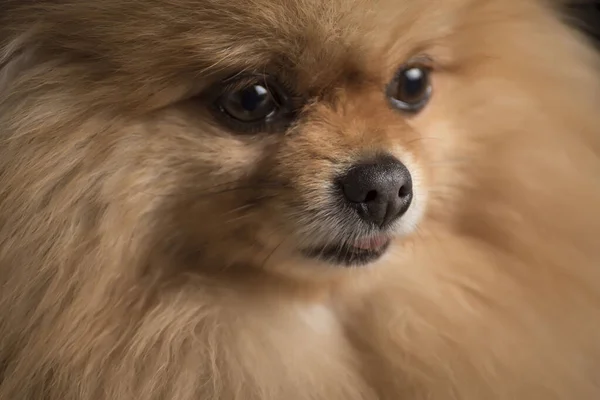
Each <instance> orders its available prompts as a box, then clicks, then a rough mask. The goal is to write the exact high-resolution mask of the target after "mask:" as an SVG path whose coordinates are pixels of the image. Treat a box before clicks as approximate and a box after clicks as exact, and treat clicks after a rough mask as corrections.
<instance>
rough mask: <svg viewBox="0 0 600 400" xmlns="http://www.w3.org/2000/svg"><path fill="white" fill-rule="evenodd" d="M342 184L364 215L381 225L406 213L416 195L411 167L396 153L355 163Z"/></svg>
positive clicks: (342, 179)
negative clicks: (396, 156)
mask: <svg viewBox="0 0 600 400" xmlns="http://www.w3.org/2000/svg"><path fill="white" fill-rule="evenodd" d="M340 184H341V186H342V191H343V193H344V197H345V198H346V199H347V200H348V202H349V203H350V204H351V205H352V206H353V207H354V208H355V209H356V210H357V211H358V213H359V215H360V216H361V218H362V219H363V220H365V221H367V222H370V223H373V224H375V225H377V226H379V227H384V226H386V225H388V224H390V223H391V222H393V221H394V220H396V219H397V218H399V217H400V216H402V215H403V214H404V213H405V212H406V211H407V210H408V208H409V206H410V203H411V201H412V197H413V187H412V179H411V176H410V172H409V171H408V168H406V166H405V165H404V164H402V163H401V162H400V161H398V160H397V159H396V158H395V157H392V156H382V157H379V158H377V159H376V160H374V161H372V162H368V163H362V164H357V165H355V166H353V167H352V168H350V170H349V171H348V172H347V173H346V174H345V175H344V176H343V177H342V178H341V179H340Z"/></svg>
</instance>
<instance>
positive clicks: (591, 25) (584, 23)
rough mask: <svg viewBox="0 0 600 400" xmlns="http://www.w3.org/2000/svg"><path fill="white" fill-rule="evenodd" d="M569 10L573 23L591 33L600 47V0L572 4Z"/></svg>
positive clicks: (588, 33)
mask: <svg viewBox="0 0 600 400" xmlns="http://www.w3.org/2000/svg"><path fill="white" fill-rule="evenodd" d="M568 12H569V14H570V16H572V18H570V19H571V22H572V23H573V25H575V26H576V27H578V28H579V29H581V30H582V31H583V32H585V33H586V34H587V35H589V36H590V37H591V38H592V39H593V40H594V41H595V42H596V45H598V46H599V47H600V0H591V1H589V2H585V3H582V4H577V5H571V6H569V7H568Z"/></svg>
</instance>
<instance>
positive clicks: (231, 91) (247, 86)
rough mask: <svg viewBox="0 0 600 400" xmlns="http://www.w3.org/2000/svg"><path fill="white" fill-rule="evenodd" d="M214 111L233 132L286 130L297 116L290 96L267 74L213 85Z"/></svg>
mask: <svg viewBox="0 0 600 400" xmlns="http://www.w3.org/2000/svg"><path fill="white" fill-rule="evenodd" d="M214 90H216V92H217V97H216V100H215V102H214V110H215V111H216V112H217V113H218V114H219V115H218V116H219V119H220V120H221V121H222V122H223V123H225V124H226V125H227V126H228V127H229V128H231V129H232V130H235V131H243V132H251V133H258V132H262V131H282V130H285V129H286V128H287V127H288V126H289V125H290V123H291V122H292V121H293V119H294V118H295V116H296V113H295V110H296V107H295V104H294V101H293V98H292V96H290V95H289V93H288V91H287V90H285V88H284V86H282V85H280V84H279V83H278V82H277V81H275V80H274V79H272V78H271V77H267V76H245V77H241V78H239V79H236V80H227V81H225V82H223V83H221V84H219V85H217V87H216V88H214Z"/></svg>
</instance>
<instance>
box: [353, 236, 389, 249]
mask: <svg viewBox="0 0 600 400" xmlns="http://www.w3.org/2000/svg"><path fill="white" fill-rule="evenodd" d="M387 241H388V239H387V238H386V237H385V236H377V237H374V238H370V239H359V240H357V241H356V242H354V244H353V246H354V247H356V248H359V249H363V250H375V249H378V248H380V247H382V246H383V245H385V244H386V243H387Z"/></svg>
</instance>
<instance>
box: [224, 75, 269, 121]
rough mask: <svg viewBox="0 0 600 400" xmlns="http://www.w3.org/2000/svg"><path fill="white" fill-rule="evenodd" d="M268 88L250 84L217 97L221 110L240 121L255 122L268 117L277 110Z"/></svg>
mask: <svg viewBox="0 0 600 400" xmlns="http://www.w3.org/2000/svg"><path fill="white" fill-rule="evenodd" d="M274 95H275V94H274V93H272V92H271V91H270V90H269V89H268V88H266V87H265V86H263V85H259V84H256V85H251V86H250V87H247V88H243V89H241V90H236V91H232V92H228V93H224V94H223V95H222V96H221V97H220V98H219V100H218V101H219V106H220V108H221V110H222V111H223V112H225V113H227V114H228V115H229V116H230V117H232V118H235V119H237V120H238V121H240V122H256V121H260V120H264V119H267V118H269V116H271V115H272V114H274V113H276V112H277V101H276V100H275V98H274Z"/></svg>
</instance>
